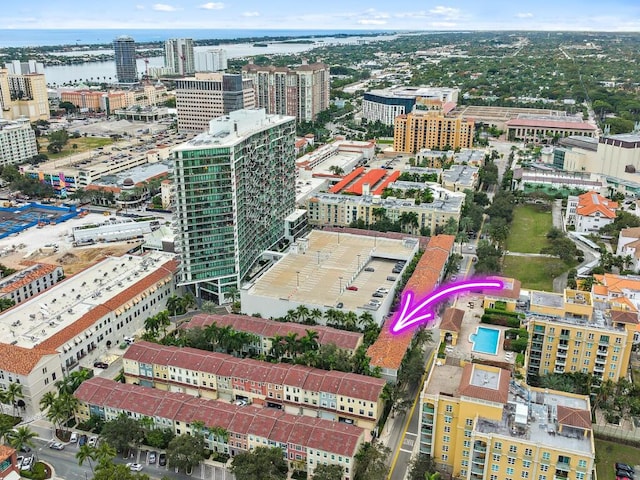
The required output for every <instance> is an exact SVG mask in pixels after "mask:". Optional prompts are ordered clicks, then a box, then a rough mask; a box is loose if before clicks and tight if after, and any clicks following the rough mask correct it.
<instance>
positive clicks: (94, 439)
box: [88, 437, 98, 447]
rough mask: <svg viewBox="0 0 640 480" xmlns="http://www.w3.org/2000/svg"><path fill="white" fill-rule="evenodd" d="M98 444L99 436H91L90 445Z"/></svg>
mask: <svg viewBox="0 0 640 480" xmlns="http://www.w3.org/2000/svg"><path fill="white" fill-rule="evenodd" d="M97 444H98V437H91V438H90V439H89V443H88V445H89V446H90V447H95V446H96V445H97Z"/></svg>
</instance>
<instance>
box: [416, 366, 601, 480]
mask: <svg viewBox="0 0 640 480" xmlns="http://www.w3.org/2000/svg"><path fill="white" fill-rule="evenodd" d="M419 441H420V452H421V453H426V454H429V455H430V456H431V458H433V460H434V461H435V462H436V464H437V466H438V469H439V470H441V471H444V472H447V473H449V474H451V476H452V478H454V479H466V480H522V479H525V480H526V479H531V480H591V479H592V478H594V477H595V470H594V469H595V461H594V458H595V447H594V443H593V432H592V430H591V416H590V405H589V398H588V397H586V396H581V395H573V394H567V393H564V392H556V391H549V390H542V389H535V388H530V387H527V386H526V385H523V384H519V383H517V382H515V381H512V380H511V378H510V372H509V371H508V370H503V369H500V368H497V367H493V366H487V365H482V364H473V363H466V364H461V365H450V364H446V365H437V364H435V363H434V364H433V366H432V370H431V372H430V373H429V377H428V380H427V381H426V382H425V386H424V389H423V392H422V397H421V403H420V438H419Z"/></svg>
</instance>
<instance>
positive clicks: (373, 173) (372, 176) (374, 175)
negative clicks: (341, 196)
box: [344, 168, 387, 195]
mask: <svg viewBox="0 0 640 480" xmlns="http://www.w3.org/2000/svg"><path fill="white" fill-rule="evenodd" d="M386 174H387V171H386V170H385V169H382V168H372V169H371V170H369V171H368V172H367V173H366V174H365V175H364V176H363V177H362V178H359V179H358V180H357V181H356V182H354V183H353V184H352V185H351V186H350V187H349V188H347V189H345V190H344V193H353V194H356V195H362V188H363V186H364V184H365V183H368V184H369V187H370V188H371V189H373V188H374V187H375V185H376V184H377V183H378V182H379V181H380V180H382V179H383V178H384V176H385V175H386Z"/></svg>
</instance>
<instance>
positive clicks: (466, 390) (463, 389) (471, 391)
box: [458, 363, 511, 405]
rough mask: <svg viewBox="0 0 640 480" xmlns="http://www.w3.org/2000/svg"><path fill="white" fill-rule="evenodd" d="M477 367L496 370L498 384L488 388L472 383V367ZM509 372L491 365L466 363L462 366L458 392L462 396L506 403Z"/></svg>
mask: <svg viewBox="0 0 640 480" xmlns="http://www.w3.org/2000/svg"><path fill="white" fill-rule="evenodd" d="M476 368H479V369H481V370H484V369H487V368H488V369H490V370H488V371H491V372H492V373H493V372H496V371H497V372H498V375H499V378H498V385H497V388H490V387H485V386H480V385H474V384H472V383H471V379H472V375H473V372H474V369H476ZM510 378H511V374H510V373H509V371H508V370H503V369H500V368H498V369H496V368H492V367H485V366H482V367H480V366H479V364H476V363H467V364H466V365H465V366H464V367H463V368H462V378H461V379H460V386H459V387H458V393H459V394H460V395H461V396H462V395H464V396H466V397H473V398H479V399H480V400H486V401H488V402H495V403H501V404H503V405H504V404H506V403H507V400H508V398H509V380H510Z"/></svg>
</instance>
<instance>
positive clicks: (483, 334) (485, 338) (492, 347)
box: [469, 327, 500, 355]
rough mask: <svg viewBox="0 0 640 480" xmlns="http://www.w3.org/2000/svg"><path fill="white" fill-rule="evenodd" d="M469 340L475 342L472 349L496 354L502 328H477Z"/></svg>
mask: <svg viewBox="0 0 640 480" xmlns="http://www.w3.org/2000/svg"><path fill="white" fill-rule="evenodd" d="M469 341H471V343H473V347H471V350H472V351H474V352H477V353H487V354H489V355H495V354H497V353H498V342H499V341H500V330H496V329H495V328H486V327H478V328H477V329H476V333H472V334H471V335H470V336H469Z"/></svg>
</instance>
